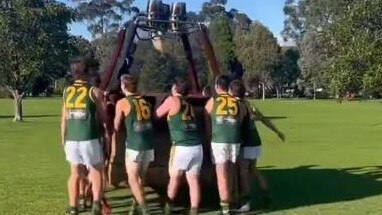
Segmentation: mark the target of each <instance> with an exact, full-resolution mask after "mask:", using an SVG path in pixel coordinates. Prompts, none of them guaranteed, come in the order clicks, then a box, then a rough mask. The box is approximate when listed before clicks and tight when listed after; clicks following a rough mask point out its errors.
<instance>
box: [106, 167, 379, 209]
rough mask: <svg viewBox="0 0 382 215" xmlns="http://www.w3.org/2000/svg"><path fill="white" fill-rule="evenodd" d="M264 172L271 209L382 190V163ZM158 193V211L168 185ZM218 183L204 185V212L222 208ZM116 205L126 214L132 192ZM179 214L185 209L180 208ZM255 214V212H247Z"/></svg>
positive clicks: (256, 202) (255, 202)
mask: <svg viewBox="0 0 382 215" xmlns="http://www.w3.org/2000/svg"><path fill="white" fill-rule="evenodd" d="M261 172H262V173H263V174H264V175H265V176H266V178H267V179H268V182H269V185H270V188H271V195H272V198H273V209H272V211H282V210H287V209H294V208H299V207H304V206H311V205H318V204H326V203H337V202H343V201H351V200H357V199H363V198H366V197H371V196H376V195H380V194H382V167H381V166H374V167H355V168H342V169H322V168H319V167H318V166H301V167H297V168H291V169H273V168H272V167H263V168H261ZM186 187H187V186H183V189H182V190H181V191H180V193H179V194H178V198H177V203H178V204H179V205H183V206H185V207H186V208H187V207H188V206H187V205H188V200H189V198H188V189H187V188H186ZM253 187H254V189H253V195H252V196H254V198H253V199H252V206H253V208H254V209H255V210H256V211H258V212H259V210H261V209H262V208H261V200H262V199H261V197H262V196H261V195H260V192H259V189H258V186H257V183H256V182H255V181H254V182H253ZM153 189H154V190H155V192H156V193H157V194H159V197H155V198H152V199H150V200H149V201H148V202H149V205H150V208H151V209H150V210H152V211H153V212H154V211H158V213H155V212H154V214H160V212H159V211H160V210H161V207H162V206H163V203H164V198H163V196H164V194H165V193H166V188H165V187H153ZM218 199H219V198H218V194H217V190H216V187H215V186H214V185H211V186H209V187H207V186H205V187H203V188H202V203H201V212H202V213H204V212H212V211H217V210H218V209H219V204H218V202H219V200H218ZM109 201H110V203H111V205H112V206H114V207H113V208H114V211H113V214H126V212H127V209H128V207H129V205H130V204H131V198H129V196H127V195H126V196H118V197H114V198H113V197H111V198H109ZM179 212H180V213H179V214H184V213H185V212H186V209H184V208H181V209H180V210H179ZM248 214H254V213H248Z"/></svg>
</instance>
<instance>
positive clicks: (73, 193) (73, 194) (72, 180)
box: [67, 164, 81, 215]
mask: <svg viewBox="0 0 382 215" xmlns="http://www.w3.org/2000/svg"><path fill="white" fill-rule="evenodd" d="M80 175H81V171H80V165H78V164H71V165H70V176H69V180H68V194H69V207H70V208H69V210H68V211H67V214H71V215H72V214H73V215H74V214H77V213H78V208H77V203H78V186H79V184H78V183H79V180H80Z"/></svg>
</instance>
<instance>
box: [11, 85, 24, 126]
mask: <svg viewBox="0 0 382 215" xmlns="http://www.w3.org/2000/svg"><path fill="white" fill-rule="evenodd" d="M12 96H13V103H14V106H15V117H14V118H13V122H21V121H23V94H20V93H19V91H18V90H12Z"/></svg>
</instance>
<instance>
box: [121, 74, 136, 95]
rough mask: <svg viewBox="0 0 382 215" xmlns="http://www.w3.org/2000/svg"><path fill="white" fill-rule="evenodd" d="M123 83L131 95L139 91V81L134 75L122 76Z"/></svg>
mask: <svg viewBox="0 0 382 215" xmlns="http://www.w3.org/2000/svg"><path fill="white" fill-rule="evenodd" d="M121 83H123V84H124V85H125V87H126V90H127V91H129V92H131V93H136V92H137V89H138V80H137V78H136V77H134V76H132V75H129V74H127V75H122V76H121Z"/></svg>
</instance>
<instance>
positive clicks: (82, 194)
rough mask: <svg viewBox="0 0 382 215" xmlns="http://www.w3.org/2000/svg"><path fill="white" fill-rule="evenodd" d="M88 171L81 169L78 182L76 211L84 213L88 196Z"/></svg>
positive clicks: (84, 168)
mask: <svg viewBox="0 0 382 215" xmlns="http://www.w3.org/2000/svg"><path fill="white" fill-rule="evenodd" d="M88 186H89V181H88V170H87V169H86V167H85V166H83V167H82V168H81V176H80V180H79V198H78V209H79V210H80V211H84V210H85V209H86V197H87V194H88V190H87V189H88Z"/></svg>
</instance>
